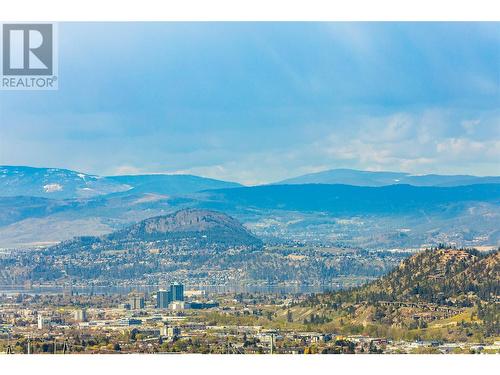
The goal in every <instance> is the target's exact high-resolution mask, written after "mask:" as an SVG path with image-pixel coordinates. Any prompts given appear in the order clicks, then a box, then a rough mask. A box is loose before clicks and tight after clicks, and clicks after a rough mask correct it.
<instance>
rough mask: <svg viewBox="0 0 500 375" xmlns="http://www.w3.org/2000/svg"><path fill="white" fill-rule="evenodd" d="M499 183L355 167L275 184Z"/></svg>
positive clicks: (487, 179)
mask: <svg viewBox="0 0 500 375" xmlns="http://www.w3.org/2000/svg"><path fill="white" fill-rule="evenodd" d="M488 183H496V184H498V183H500V177H499V176H488V177H477V176H469V175H438V174H428V175H411V174H409V173H405V172H372V171H360V170H355V169H332V170H328V171H323V172H317V173H310V174H306V175H303V176H298V177H293V178H289V179H286V180H283V181H280V182H278V183H276V184H280V185H283V184H345V185H356V186H387V185H398V184H408V185H413V186H443V187H444V186H462V185H474V184H488Z"/></svg>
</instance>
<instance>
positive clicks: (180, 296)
mask: <svg viewBox="0 0 500 375" xmlns="http://www.w3.org/2000/svg"><path fill="white" fill-rule="evenodd" d="M170 294H171V296H172V301H184V285H182V284H179V283H173V284H172V285H170Z"/></svg>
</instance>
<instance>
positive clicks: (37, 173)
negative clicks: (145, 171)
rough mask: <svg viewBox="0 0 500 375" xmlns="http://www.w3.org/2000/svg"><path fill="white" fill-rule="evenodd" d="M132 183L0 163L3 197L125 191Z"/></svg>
mask: <svg viewBox="0 0 500 375" xmlns="http://www.w3.org/2000/svg"><path fill="white" fill-rule="evenodd" d="M128 189H130V186H127V185H126V184H120V183H118V182H115V181H113V180H108V179H105V178H102V177H99V176H93V175H88V174H84V173H79V172H75V171H70V170H68V169H58V168H33V167H22V166H0V196H3V197H9V196H10V197H12V196H21V195H24V196H33V197H46V198H53V199H67V198H88V197H94V196H97V195H103V194H109V193H115V192H120V191H126V190H128Z"/></svg>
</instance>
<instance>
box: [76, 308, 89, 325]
mask: <svg viewBox="0 0 500 375" xmlns="http://www.w3.org/2000/svg"><path fill="white" fill-rule="evenodd" d="M75 321H77V322H86V321H87V311H86V310H85V309H78V310H75Z"/></svg>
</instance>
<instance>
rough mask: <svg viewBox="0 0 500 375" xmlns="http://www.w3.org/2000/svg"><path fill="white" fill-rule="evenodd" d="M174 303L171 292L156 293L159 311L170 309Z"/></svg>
mask: <svg viewBox="0 0 500 375" xmlns="http://www.w3.org/2000/svg"><path fill="white" fill-rule="evenodd" d="M170 302H172V293H171V292H170V291H169V290H159V291H157V292H156V307H157V308H158V309H168V305H169V303H170Z"/></svg>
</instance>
